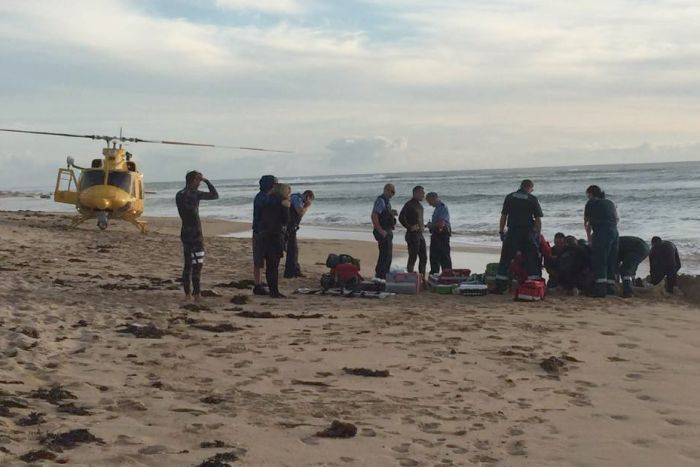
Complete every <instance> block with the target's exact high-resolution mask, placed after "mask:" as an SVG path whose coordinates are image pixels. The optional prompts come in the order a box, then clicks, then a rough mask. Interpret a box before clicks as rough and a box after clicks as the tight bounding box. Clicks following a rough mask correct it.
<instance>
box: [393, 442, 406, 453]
mask: <svg viewBox="0 0 700 467" xmlns="http://www.w3.org/2000/svg"><path fill="white" fill-rule="evenodd" d="M410 447H411V444H410V443H401V444H399V445H398V446H394V447H393V448H391V450H392V451H396V452H400V453H401V454H406V453H407V452H408V451H409V448H410Z"/></svg>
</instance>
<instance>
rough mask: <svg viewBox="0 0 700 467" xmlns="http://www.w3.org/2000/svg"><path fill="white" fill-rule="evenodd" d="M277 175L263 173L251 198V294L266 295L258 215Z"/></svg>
mask: <svg viewBox="0 0 700 467" xmlns="http://www.w3.org/2000/svg"><path fill="white" fill-rule="evenodd" d="M277 183H278V182H277V177H275V176H274V175H263V176H262V177H261V178H260V181H259V182H258V185H259V186H260V191H259V192H258V194H257V195H255V199H254V200H253V281H254V282H255V286H254V287H253V294H255V295H267V293H268V291H267V288H266V286H265V285H263V283H262V269H263V268H264V267H265V254H264V251H263V244H262V239H261V238H260V235H259V234H260V216H261V215H262V209H263V207H264V206H265V204H267V203H269V202H270V201H269V197H268V194H269V193H270V190H272V188H273V187H274V186H275V185H277Z"/></svg>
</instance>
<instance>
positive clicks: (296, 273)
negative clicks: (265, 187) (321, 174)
mask: <svg viewBox="0 0 700 467" xmlns="http://www.w3.org/2000/svg"><path fill="white" fill-rule="evenodd" d="M314 199H315V195H314V192H313V191H311V190H306V191H305V192H304V193H294V194H293V195H292V197H291V198H290V203H291V207H290V208H289V225H288V226H287V260H286V261H285V265H284V277H285V278H286V279H291V278H293V277H304V275H303V274H302V273H301V266H300V265H299V244H298V243H297V231H298V230H299V224H301V219H302V218H303V217H304V214H306V211H308V210H309V208H310V207H311V203H313V202H314Z"/></svg>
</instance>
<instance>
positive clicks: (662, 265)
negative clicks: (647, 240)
mask: <svg viewBox="0 0 700 467" xmlns="http://www.w3.org/2000/svg"><path fill="white" fill-rule="evenodd" d="M649 265H650V266H651V271H650V272H651V283H652V284H654V285H656V284H658V283H660V282H661V281H662V280H663V279H664V277H665V278H666V291H667V292H668V293H671V294H672V293H673V289H674V288H675V287H676V281H677V280H678V271H679V270H680V269H681V257H680V255H679V254H678V248H676V245H674V244H673V242H669V241H668V240H661V237H654V238H652V239H651V252H650V253H649Z"/></svg>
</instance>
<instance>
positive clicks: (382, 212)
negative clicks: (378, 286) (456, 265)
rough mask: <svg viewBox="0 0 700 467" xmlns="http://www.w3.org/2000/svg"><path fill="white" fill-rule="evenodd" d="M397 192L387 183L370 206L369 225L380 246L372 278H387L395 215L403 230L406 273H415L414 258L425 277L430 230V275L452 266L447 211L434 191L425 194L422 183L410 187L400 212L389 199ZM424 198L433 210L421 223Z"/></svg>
mask: <svg viewBox="0 0 700 467" xmlns="http://www.w3.org/2000/svg"><path fill="white" fill-rule="evenodd" d="M395 194H396V188H395V187H394V185H393V184H391V183H387V184H386V185H385V186H384V191H383V193H382V194H381V195H380V196H378V197H377V199H376V200H375V202H374V206H373V208H372V215H371V220H372V226H373V228H374V230H373V234H374V238H375V239H376V240H377V244H378V246H379V258H378V259H377V265H376V267H375V268H374V272H375V277H377V278H379V279H386V275H387V273H388V272H389V270H390V268H391V261H392V257H393V253H392V250H393V239H394V233H393V231H394V229H395V228H396V217H397V216H398V221H399V222H400V223H401V225H402V226H403V227H404V228H405V229H406V237H405V238H406V245H407V246H408V264H407V267H406V268H407V270H408V272H414V269H415V266H416V261H418V271H419V273H420V275H421V276H423V278H424V279H425V273H426V266H427V263H428V248H427V247H426V241H425V236H424V234H425V230H426V229H427V230H428V232H430V250H429V251H430V274H436V273H438V272H440V270H441V269H443V270H444V269H452V259H451V256H450V235H452V229H451V227H450V211H449V210H448V209H447V206H446V205H445V203H443V202H442V200H440V197H439V196H438V194H437V193H435V192H430V193H428V194H427V195H426V194H425V189H424V188H423V187H422V186H420V185H419V186H416V187H414V188H413V196H412V197H411V199H409V200H408V201H407V202H406V204H404V206H403V208H402V209H401V213H399V214H397V213H396V211H395V210H394V209H392V207H391V198H393V197H394V195H395ZM423 200H426V201H427V202H428V204H429V205H430V206H432V207H433V208H435V209H434V211H433V215H432V218H431V220H430V222H428V223H427V224H425V223H424V216H423V205H422V204H421V203H422V201H423Z"/></svg>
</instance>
